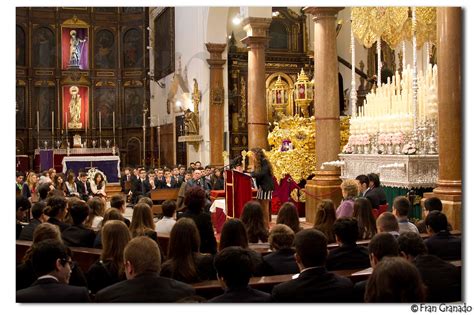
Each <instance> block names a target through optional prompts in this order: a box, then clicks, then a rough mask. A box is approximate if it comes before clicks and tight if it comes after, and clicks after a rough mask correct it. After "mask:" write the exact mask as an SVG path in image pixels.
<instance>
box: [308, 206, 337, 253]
mask: <svg viewBox="0 0 474 315" xmlns="http://www.w3.org/2000/svg"><path fill="white" fill-rule="evenodd" d="M335 221H336V209H335V207H334V203H333V202H332V200H331V199H323V200H322V201H321V202H320V203H319V205H318V210H317V211H316V217H315V219H314V226H313V228H315V229H317V230H319V231H321V232H323V233H324V235H326V237H327V238H328V244H329V243H334V242H336V238H335V236H334V231H333V229H332V226H333V224H334V222H335Z"/></svg>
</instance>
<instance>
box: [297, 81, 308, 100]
mask: <svg viewBox="0 0 474 315" xmlns="http://www.w3.org/2000/svg"><path fill="white" fill-rule="evenodd" d="M297 91H298V98H299V99H306V89H305V86H304V84H297Z"/></svg>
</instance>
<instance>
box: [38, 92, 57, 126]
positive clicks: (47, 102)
mask: <svg viewBox="0 0 474 315" xmlns="http://www.w3.org/2000/svg"><path fill="white" fill-rule="evenodd" d="M33 100H34V102H36V104H35V105H36V106H35V107H36V109H37V110H38V111H39V127H40V129H51V123H52V122H51V113H52V112H53V111H54V109H55V107H56V89H55V88H54V86H40V87H36V88H35V95H34V98H33ZM36 120H37V119H36ZM36 124H37V121H35V127H36Z"/></svg>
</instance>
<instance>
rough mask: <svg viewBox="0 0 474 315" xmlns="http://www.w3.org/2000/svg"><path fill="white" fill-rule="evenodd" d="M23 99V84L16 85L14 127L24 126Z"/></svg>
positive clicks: (24, 93) (24, 96)
mask: <svg viewBox="0 0 474 315" xmlns="http://www.w3.org/2000/svg"><path fill="white" fill-rule="evenodd" d="M25 99H26V89H25V87H24V86H17V87H16V128H25V127H26V124H25V122H26V119H25Z"/></svg>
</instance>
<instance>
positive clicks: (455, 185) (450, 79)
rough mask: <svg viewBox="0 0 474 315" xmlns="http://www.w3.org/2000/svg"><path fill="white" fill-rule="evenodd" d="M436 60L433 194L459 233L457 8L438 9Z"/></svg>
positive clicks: (459, 31)
mask: <svg viewBox="0 0 474 315" xmlns="http://www.w3.org/2000/svg"><path fill="white" fill-rule="evenodd" d="M437 25H438V31H437V39H438V47H437V54H438V56H437V59H438V141H439V177H438V187H436V188H435V189H434V190H433V193H432V194H425V197H430V196H433V195H434V196H436V197H438V198H440V199H441V200H442V202H443V212H444V213H445V214H446V216H447V217H448V221H449V222H450V223H451V224H452V225H453V228H454V229H456V230H460V229H461V227H462V226H461V212H462V211H461V210H462V208H461V201H462V141H463V139H462V129H461V128H462V118H461V114H462V113H461V110H462V108H461V87H462V83H461V77H462V73H461V69H462V43H461V38H462V12H461V8H460V7H439V8H438V9H437Z"/></svg>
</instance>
